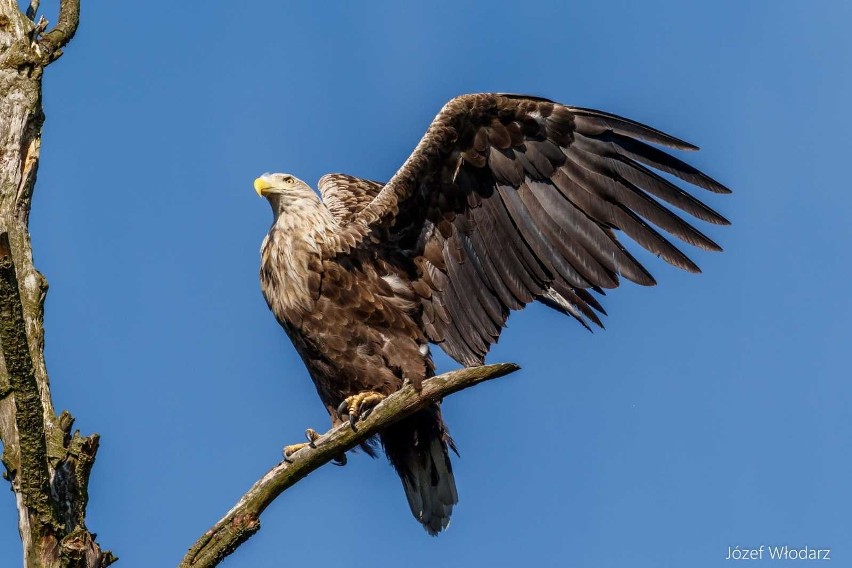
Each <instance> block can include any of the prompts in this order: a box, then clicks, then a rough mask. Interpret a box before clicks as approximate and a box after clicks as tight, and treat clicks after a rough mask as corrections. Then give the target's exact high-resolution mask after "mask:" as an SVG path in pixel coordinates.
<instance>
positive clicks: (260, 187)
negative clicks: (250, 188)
mask: <svg viewBox="0 0 852 568" xmlns="http://www.w3.org/2000/svg"><path fill="white" fill-rule="evenodd" d="M270 187H272V184H271V183H269V181H268V180H267V179H266V178H262V177H259V178H257V179H256V180H254V190H255V192H257V196H258V197H263V192H264V190H267V189H269V188H270Z"/></svg>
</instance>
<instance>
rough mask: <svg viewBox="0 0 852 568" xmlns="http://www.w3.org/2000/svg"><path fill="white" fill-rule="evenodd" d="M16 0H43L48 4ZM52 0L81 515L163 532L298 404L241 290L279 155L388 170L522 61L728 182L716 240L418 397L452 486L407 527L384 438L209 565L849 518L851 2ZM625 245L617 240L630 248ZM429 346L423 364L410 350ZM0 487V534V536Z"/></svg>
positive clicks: (508, 83) (1, 507)
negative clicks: (261, 188) (587, 317)
mask: <svg viewBox="0 0 852 568" xmlns="http://www.w3.org/2000/svg"><path fill="white" fill-rule="evenodd" d="M51 4H52V3H47V2H45V9H46V10H48V15H50V10H51V9H55V6H51ZM686 4H687V3H679V2H642V3H639V2H606V3H604V2H599V3H584V4H579V3H577V4H571V5H569V4H567V3H562V2H544V3H540V4H539V5H537V6H536V7H535V8H533V7H527V6H525V5H522V4H519V3H517V2H511V3H509V2H488V3H484V2H481V3H455V2H449V1H444V2H430V3H428V4H426V3H423V4H416V5H415V4H413V3H401V2H371V3H365V4H363V5H356V4H354V3H346V4H344V3H339V2H324V3H322V5H321V6H320V5H319V4H317V3H309V2H303V3H291V2H287V3H284V2H273V1H266V0H258V1H256V2H252V3H250V4H245V3H237V2H224V1H218V2H212V1H211V2H205V3H203V4H202V3H198V2H196V3H181V2H163V1H154V0H152V1H150V2H146V3H144V6H143V5H141V4H138V3H137V4H135V5H131V4H129V3H121V2H84V7H83V15H82V25H81V27H80V30H79V33H78V36H77V37H76V38H75V39H74V41H73V43H72V44H71V45H70V46H69V47H68V49H67V50H66V56H65V57H63V58H62V59H61V60H60V61H59V62H58V63H57V64H55V65H54V66H52V67H51V68H50V69H49V70H48V72H47V75H46V78H45V98H44V102H45V110H46V114H47V122H46V124H45V129H44V142H43V147H42V159H43V161H42V165H41V169H40V172H39V179H38V186H37V190H36V195H35V201H34V205H33V212H32V218H31V228H32V233H33V242H34V247H35V261H36V265H37V266H38V267H39V268H40V269H41V270H42V271H43V272H44V273H45V275H46V276H47V278H48V280H49V281H50V286H51V287H50V293H49V296H48V299H47V306H46V309H47V322H46V326H47V362H48V369H49V371H50V374H51V380H52V385H53V394H54V400H55V403H56V406H57V408H58V409H63V408H68V409H70V410H71V411H72V413H73V414H74V415H75V416H76V417H77V427H79V428H80V429H81V430H82V431H83V432H85V433H90V432H99V433H100V434H101V435H102V443H101V450H100V453H99V454H98V461H97V463H96V466H95V469H94V473H93V477H92V482H91V486H90V491H91V503H90V506H89V525H90V528H91V529H92V530H93V531H95V532H97V533H98V535H99V541H100V542H101V543H102V544H103V545H105V546H107V547H110V548H112V549H113V550H114V551H115V552H116V554H118V556H119V557H120V558H121V561H120V565H121V566H124V567H149V566H168V565H174V564H176V563H177V562H178V560H179V559H180V558H181V556H182V555H183V553H184V552H185V550H186V548H187V547H188V546H189V545H190V544H192V542H193V541H194V540H195V538H197V537H198V536H199V535H200V534H201V533H202V532H203V531H204V530H206V529H207V528H208V527H209V526H210V525H211V524H212V523H213V522H215V521H216V520H217V519H218V518H219V517H220V516H221V515H222V514H223V513H224V512H225V511H226V510H228V509H229V508H230V507H231V506H232V504H233V503H234V502H235V501H236V499H237V498H238V497H239V496H240V495H241V494H242V493H243V492H244V491H245V490H246V489H247V488H248V487H249V486H250V485H251V483H253V482H254V480H255V479H257V478H258V477H259V476H260V475H262V474H263V473H264V472H265V471H266V470H267V469H268V468H269V467H270V466H272V465H273V464H274V463H276V462H277V460H278V459H279V456H280V453H279V452H280V448H281V447H282V446H283V445H285V444H288V443H292V442H294V441H299V440H300V437H301V436H302V431H303V430H304V429H305V428H306V427H308V426H311V427H314V428H317V429H319V430H325V428H326V426H327V423H328V422H327V421H328V418H327V415H326V414H325V411H324V409H323V408H322V406H321V404H320V403H319V401H318V399H317V396H316V393H315V391H314V388H313V386H312V385H311V383H310V380H309V378H308V376H307V374H306V372H305V370H304V368H303V366H302V364H301V362H300V360H299V359H298V357H297V356H296V354H295V352H294V350H293V348H292V347H291V345H290V344H289V341H288V340H287V338H286V337H285V335H284V334H283V332H282V331H281V330H280V329H279V327H278V325H277V324H276V322H275V321H274V319H273V318H272V316H271V315H270V314H269V312H268V310H267V308H266V305H265V303H264V301H263V299H262V297H261V294H260V290H259V285H258V278H257V267H258V262H259V259H258V247H259V244H260V241H261V239H262V238H263V236H264V234H265V232H266V230H267V228H268V225H269V222H270V214H269V208H268V206H267V205H266V204H265V203H263V202H262V201H260V200H258V198H257V197H256V196H255V195H254V193H253V191H252V187H251V182H252V180H253V179H254V177H256V175H257V174H259V173H262V172H265V171H287V172H291V173H294V174H296V175H298V176H299V177H301V178H303V179H305V180H308V181H309V182H310V183H314V182H315V181H316V180H317V179H318V178H319V177H320V176H321V175H322V174H324V173H326V172H333V171H340V172H347V173H351V174H354V175H359V176H363V177H368V178H374V179H387V178H388V177H389V176H390V175H392V174H393V172H394V171H395V170H396V168H397V167H398V166H399V165H400V164H401V163H402V161H403V160H404V159H405V157H406V156H407V155H408V153H409V152H410V151H411V149H412V148H413V147H414V145H415V144H416V143H417V141H418V140H419V137H420V136H421V135H422V133H423V132H424V130H425V128H426V127H427V125H428V123H429V121H430V120H431V119H432V117H433V116H434V114H435V113H436V112H437V110H438V109H439V108H440V107H441V105H442V104H443V103H444V102H445V101H446V100H447V99H449V98H450V97H452V96H454V95H457V94H461V93H466V92H477V91H492V90H493V91H508V92H521V93H530V94H536V95H541V96H546V97H549V98H553V99H556V100H559V101H562V102H565V103H568V104H574V105H579V106H588V107H593V108H600V109H603V110H608V111H610V112H615V113H618V114H622V115H624V116H628V117H631V118H634V119H636V120H639V121H642V122H645V123H648V124H651V125H653V126H655V127H658V128H660V129H662V130H665V131H667V132H670V133H672V134H674V135H676V136H679V137H682V138H684V139H686V140H689V141H691V142H693V143H695V144H698V145H700V146H701V147H702V151H701V152H699V153H697V154H691V155H688V156H687V158H688V160H689V161H691V162H692V163H693V164H695V165H696V166H698V167H700V168H702V169H703V170H705V171H706V172H708V173H709V174H711V175H713V176H714V177H716V178H717V179H719V180H720V181H722V182H723V183H725V184H727V185H729V186H730V187H731V188H733V189H734V194H733V195H732V196H727V197H725V196H713V195H710V194H705V197H706V198H707V201H708V202H709V203H710V204H711V205H712V206H713V207H715V208H717V209H718V210H720V211H721V212H722V213H723V214H725V215H726V216H728V217H729V218H730V219H731V220H732V221H733V226H731V227H727V228H725V227H702V229H706V231H707V233H708V234H709V235H710V236H711V237H712V238H714V239H715V240H717V241H718V242H720V243H721V244H722V245H723V246H724V247H725V249H726V250H725V252H724V253H722V254H709V253H702V252H699V251H690V252H692V253H693V254H692V255H691V256H692V257H693V258H694V259H695V260H696V261H697V262H698V263H699V265H700V266H701V267H702V269H703V270H704V273H703V274H702V275H699V276H695V275H689V274H684V273H680V272H678V271H676V270H675V269H672V268H670V267H668V266H667V265H665V264H664V263H662V262H661V261H657V260H656V259H654V258H652V257H651V256H650V255H648V254H643V255H642V256H641V259H643V260H645V261H647V265H648V266H649V267H650V268H651V270H652V272H653V273H654V275H655V276H656V277H657V279H658V281H659V286H657V287H656V288H653V289H647V288H641V287H638V286H632V285H627V286H625V287H624V288H623V289H620V290H616V291H613V292H612V293H611V294H609V295H608V297H607V298H606V300H605V306H606V308H607V310H608V311H609V313H610V316H609V317H608V318H607V320H606V325H607V329H606V331H603V332H597V333H594V334H589V333H587V332H586V331H584V330H583V329H582V328H580V327H579V326H578V325H576V324H575V323H573V322H572V321H571V320H569V319H567V318H564V317H561V316H560V315H559V314H557V313H555V312H551V311H548V310H546V309H545V308H542V307H539V306H533V307H531V308H529V309H527V310H526V311H524V312H523V313H520V314H515V315H514V316H513V317H512V318H511V320H510V322H509V328H508V329H507V330H506V331H505V332H504V334H503V336H502V339H501V341H500V343H499V345H498V346H497V347H496V348H495V349H494V350H493V351H492V353H491V355H490V357H489V361H492V362H497V361H516V362H518V363H520V364H521V365H522V366H523V370H522V371H521V372H519V373H516V374H515V375H513V376H511V377H509V378H505V379H501V380H499V381H496V382H493V383H490V384H487V385H483V386H480V387H476V388H474V389H471V390H468V391H465V392H463V393H460V394H458V395H455V396H453V397H451V398H450V399H448V400H447V401H446V403H445V407H444V408H445V411H444V413H445V418H446V419H447V422H448V424H449V426H450V429H451V431H452V433H453V436H454V437H455V439H456V441H457V443H458V445H459V448H460V451H461V458H460V459H456V460H455V471H456V477H457V482H458V486H459V493H460V503H459V505H458V506H457V508H456V511H455V513H454V516H453V522H452V525H451V527H450V529H449V531H448V532H446V533H445V534H442V535H441V536H440V537H438V538H430V537H428V536H427V535H426V534H425V532H424V531H423V530H422V529H421V528H420V526H419V525H418V524H417V523H416V522H415V521H414V520H413V519H411V517H410V513H409V511H408V508H407V505H406V502H405V499H404V497H403V493H402V489H401V487H400V484H399V481H398V479H397V478H396V475H395V473H394V472H393V471H392V469H391V468H390V467H389V466H388V465H387V463H385V461H384V460H383V459H379V460H371V459H369V458H367V457H366V456H364V455H354V456H352V458H351V459H350V460H349V465H347V466H346V467H345V468H335V467H332V466H327V467H324V468H322V469H321V470H319V471H317V472H316V473H314V474H313V475H311V476H310V477H309V478H307V479H305V480H304V481H302V482H301V483H299V484H298V485H297V486H296V487H294V488H293V489H291V490H290V491H288V492H287V493H286V494H285V495H284V496H283V497H282V498H281V499H279V501H277V502H276V503H275V504H274V505H273V506H271V507H270V509H269V510H268V511H267V512H266V513H265V515H264V516H263V518H262V524H263V528H262V530H261V532H260V533H259V534H258V535H257V536H255V537H254V538H252V539H251V540H250V541H249V542H248V543H247V544H245V545H244V546H243V547H241V548H240V549H239V551H238V552H237V553H236V554H235V555H234V556H233V557H232V558H231V559H230V560H228V561H226V564H225V565H226V566H255V567H261V568H262V567H277V566H281V565H284V564H285V563H286V564H287V565H309V566H326V565H332V564H339V563H341V562H344V563H346V564H347V565H351V566H367V565H369V566H372V567H377V568H378V567H385V566H387V567H390V566H398V565H399V564H400V563H405V565H406V566H408V567H410V568H415V567H420V566H435V565H436V564H440V565H444V566H485V565H488V566H494V567H502V566H515V565H517V564H518V563H523V564H524V565H529V566H596V567H599V568H609V567H623V566H631V567H634V568H636V567H646V566H648V567H651V566H653V567H659V566H685V565H689V566H692V567H694V568H709V567H717V566H723V565H725V563H726V562H725V560H724V558H725V555H726V554H727V548H728V546H737V545H738V546H745V547H757V546H759V545H761V544H766V545H785V544H786V545H790V546H796V547H802V546H805V545H808V546H811V547H818V548H825V547H831V548H832V549H833V550H832V553H833V555H832V556H833V558H834V559H835V560H837V561H839V562H840V564H843V565H845V564H848V563H849V562H850V556H852V551H851V550H850V549H849V545H848V542H849V534H850V533H852V519H850V516H849V511H850V510H851V509H852V490H850V488H849V482H848V480H849V479H852V457H850V456H852V452H850V451H849V450H850V446H849V444H850V442H849V440H850V434H852V420H850V413H849V408H850V404H851V403H852V381H850V379H849V365H848V355H849V346H850V339H852V337H850V333H849V324H850V321H852V303H850V300H849V294H848V288H849V280H850V276H852V272H850V268H849V264H848V262H847V260H848V258H849V253H848V243H849V242H850V240H852V229H850V222H849V218H850V214H852V197H851V196H850V195H852V193H850V191H849V176H848V175H846V172H845V168H846V167H847V165H848V163H849V160H850V154H849V150H850V143H852V139H850V134H849V133H850V132H852V112H850V110H849V109H850V106H849V101H850V100H852V74H850V69H852V38H850V36H849V34H848V22H849V21H852V6H850V5H848V4H844V3H840V2H818V1H812V2H786V1H778V2H772V3H768V2H740V1H736V2H735V1H720V2H713V3H709V2H708V3H700V4H699V3H690V4H691V5H688V6H687V5H686ZM637 254H638V253H637ZM439 363H440V365H441V367H442V368H443V369H445V370H447V369H449V368H452V366H453V365H452V363H451V362H450V361H449V360H448V359H447V358H446V357H439ZM19 555H20V552H19V541H18V538H17V531H16V525H15V514H14V501H13V499H12V495H11V493H7V494H6V497H4V498H2V499H0V564H2V565H4V566H5V565H10V566H11V565H15V564H16V563H17V562H18V561H19V558H20V556H19Z"/></svg>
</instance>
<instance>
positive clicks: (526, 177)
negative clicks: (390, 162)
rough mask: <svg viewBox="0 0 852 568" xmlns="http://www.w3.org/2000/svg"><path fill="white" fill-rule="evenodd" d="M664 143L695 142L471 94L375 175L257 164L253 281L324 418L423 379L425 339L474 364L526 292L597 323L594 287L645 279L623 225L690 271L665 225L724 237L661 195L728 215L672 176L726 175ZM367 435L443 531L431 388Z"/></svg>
mask: <svg viewBox="0 0 852 568" xmlns="http://www.w3.org/2000/svg"><path fill="white" fill-rule="evenodd" d="M660 147H666V148H673V149H677V150H697V149H698V148H697V147H696V146H693V145H692V144H689V143H687V142H684V141H683V140H679V139H678V138H675V137H673V136H670V135H668V134H665V133H663V132H661V131H659V130H656V129H654V128H651V127H649V126H645V125H643V124H640V123H638V122H635V121H633V120H629V119H626V118H622V117H620V116H616V115H613V114H609V113H606V112H602V111H598V110H592V109H588V108H580V107H572V106H566V105H563V104H559V103H556V102H554V101H551V100H548V99H544V98H540V97H533V96H524V95H511V94H496V93H484V94H470V95H463V96H460V97H457V98H454V99H452V100H451V101H449V102H448V103H447V104H446V105H444V107H443V108H442V109H441V111H440V112H439V113H438V115H437V116H436V117H435V119H434V120H433V121H432V123H431V124H430V126H429V128H428V130H427V131H426V134H425V135H424V136H423V138H422V139H421V140H420V143H419V144H418V145H417V147H416V148H415V149H414V152H413V153H412V154H411V155H410V156H409V158H408V159H407V160H406V161H405V163H404V164H403V165H402V167H401V168H400V169H399V170H398V171H397V172H396V174H395V175H394V176H393V177H392V178H391V179H390V181H388V182H386V183H381V182H377V181H372V180H368V179H362V178H357V177H353V176H350V175H345V174H328V175H325V176H323V177H322V178H320V180H319V183H318V189H319V196H318V195H317V194H316V193H315V192H314V190H313V189H312V188H311V187H309V186H308V184H306V183H305V182H304V181H302V180H300V179H298V178H296V177H294V176H293V175H290V174H283V173H276V174H264V175H262V176H260V177H259V178H257V179H256V180H255V182H254V188H255V191H256V192H257V193H258V194H259V195H260V196H262V197H265V198H266V199H267V200H268V202H269V204H270V205H271V206H272V214H273V223H272V227H271V229H270V230H269V233H268V235H267V236H266V238H265V239H264V240H263V244H262V245H261V266H260V282H261V289H262V291H263V296H264V298H265V299H266V302H267V303H268V305H269V308H270V310H271V311H272V313H273V314H274V315H275V318H276V319H277V320H278V322H279V323H280V324H281V326H282V327H283V328H284V330H285V332H286V333H287V335H288V336H289V337H290V339H291V341H292V342H293V345H294V346H295V348H296V351H297V352H298V353H299V355H300V356H301V358H302V360H303V361H304V363H305V366H306V367H307V369H308V372H309V374H310V376H311V378H312V379H313V382H314V385H315V387H316V390H317V392H318V394H319V397H320V399H321V400H322V403H323V404H324V405H325V407H326V409H327V410H328V413H329V415H330V416H331V421H332V425H333V426H337V425H339V424H342V423H346V422H347V421H348V422H350V423H351V424H352V425H353V426H354V425H355V423H356V422H357V420H359V419H362V418H363V417H364V416H365V415H366V414H367V413H369V411H370V410H371V409H372V408H374V407H375V405H377V404H378V403H379V402H380V401H381V400H382V399H383V398H385V397H387V396H388V395H390V394H392V393H393V392H395V391H397V390H398V389H400V388H401V387H402V386H403V385H404V384H406V383H410V384H411V385H413V386H414V388H419V387H420V385H421V384H422V382H423V381H424V380H426V379H428V378H429V377H431V376H433V375H434V373H435V366H434V364H433V362H432V357H431V354H430V345H433V344H434V345H438V346H440V347H441V348H442V349H443V350H444V351H445V352H446V353H447V354H448V355H449V356H450V357H452V358H453V359H455V360H456V361H457V362H458V363H460V364H462V365H465V366H475V365H481V364H482V363H483V362H484V358H485V355H486V353H488V350H489V348H490V346H491V345H492V344H494V343H496V342H497V340H498V338H499V337H500V331H501V330H502V328H503V327H504V326H505V324H506V320H507V318H508V317H509V314H510V312H512V311H513V310H520V309H522V308H523V307H524V306H526V305H527V304H529V303H530V302H535V301H538V302H541V303H543V304H545V305H547V306H549V307H551V308H553V309H555V310H558V311H559V312H562V313H564V314H566V315H568V316H570V317H572V318H574V319H575V320H577V321H578V322H579V323H580V324H582V325H583V326H585V327H586V328H589V329H591V326H592V325H596V326H600V327H603V326H602V324H601V320H600V315H599V314H603V315H605V314H606V312H605V311H604V308H603V307H602V305H601V304H600V302H599V300H598V296H600V295H602V294H603V293H604V291H605V290H607V289H611V288H615V287H617V286H618V285H619V282H620V280H621V279H622V278H624V279H627V280H630V281H632V282H635V283H637V284H640V285H643V286H651V285H654V284H655V280H654V278H653V277H652V276H651V274H650V272H648V270H647V269H646V268H645V267H644V266H643V265H642V264H641V263H640V262H639V261H638V260H637V259H636V258H635V257H634V256H633V255H632V254H631V253H630V252H629V251H628V250H627V248H625V246H624V244H623V238H624V237H629V238H630V239H632V240H633V241H635V242H636V243H638V244H639V245H640V246H642V247H643V248H645V249H647V250H648V251H650V252H652V253H653V254H655V255H656V256H658V257H661V258H662V259H663V260H665V261H667V262H669V263H671V264H673V265H674V266H677V267H678V268H682V269H684V270H687V271H689V272H700V270H699V268H698V266H696V264H695V263H693V261H691V260H690V259H689V258H688V257H687V256H686V255H685V254H684V253H683V252H681V251H680V250H679V249H678V248H677V247H676V246H675V245H674V244H672V242H671V241H670V240H669V239H668V238H666V236H664V234H663V233H668V234H670V235H672V236H674V237H676V238H677V239H679V240H681V241H684V242H686V243H688V244H690V245H693V246H695V247H698V248H700V249H704V250H710V251H719V250H721V248H720V247H719V245H717V244H716V243H715V242H713V241H712V240H711V239H710V238H709V237H707V236H706V235H705V234H703V233H702V232H701V231H699V230H698V229H697V228H695V227H694V226H693V225H691V224H690V223H689V222H687V221H685V220H684V219H683V218H681V217H680V216H679V215H678V214H676V213H675V212H674V211H673V209H677V210H680V211H682V212H684V213H687V214H689V215H691V216H692V217H695V218H697V219H700V220H701V221H705V222H708V223H712V224H717V225H726V224H728V221H727V220H726V219H725V218H724V217H723V216H722V215H720V214H719V213H717V212H716V211H714V210H713V209H711V208H710V207H708V206H707V205H705V204H704V203H702V202H701V201H700V200H698V199H697V198H696V197H693V195H691V194H690V193H688V192H686V191H684V189H682V188H681V187H679V186H678V185H677V184H676V183H673V181H672V180H674V179H675V178H677V179H680V180H683V181H684V182H687V183H689V184H691V185H693V186H696V187H698V188H701V189H704V190H709V191H710V192H714V193H730V190H729V189H728V188H726V187H725V186H723V185H722V184H720V183H719V182H717V181H715V180H713V179H711V178H710V177H708V176H707V175H705V174H703V173H702V172H700V171H699V170H697V169H696V168H694V167H692V166H690V165H688V164H686V163H685V162H683V161H681V160H680V159H678V158H676V157H674V156H672V155H670V154H668V153H667V152H665V151H663V150H661V149H660ZM661 174H668V175H669V177H664V176H663V175H661ZM663 202H665V203H667V204H668V205H669V206H671V207H667V206H666V205H664V204H663ZM307 435H308V437H309V438H311V439H313V438H315V437H316V436H317V434H316V433H315V432H314V431H313V430H310V429H309V430H308V431H307ZM379 438H380V442H381V445H382V447H383V449H384V452H385V454H386V456H387V458H388V460H389V461H390V463H391V464H392V465H393V466H394V468H395V469H396V471H397V473H398V474H399V477H400V478H401V480H402V485H403V488H404V490H405V495H406V497H407V499H408V504H409V506H410V508H411V512H412V513H413V515H414V517H415V518H416V519H417V520H418V521H419V522H420V523H422V525H423V527H424V528H425V529H426V531H427V532H428V533H429V534H431V535H436V534H438V533H439V532H440V531H442V530H443V529H445V528H446V527H447V525H448V523H449V521H450V515H451V513H452V511H453V506H454V505H455V504H456V503H457V502H458V492H457V489H456V484H455V480H454V478H453V470H452V465H451V463H450V455H449V450H453V451H455V444H454V443H453V440H452V438H451V437H450V435H449V433H448V430H447V427H446V425H445V424H444V422H443V420H442V418H441V410H440V407H439V404H434V405H432V406H430V407H428V408H426V409H425V410H421V411H419V412H417V413H415V414H413V415H411V416H410V417H408V418H405V419H403V420H401V421H399V422H397V423H396V424H394V425H393V426H391V427H389V428H387V429H386V430H384V431H383V432H381V433H380V435H379ZM302 446H304V444H295V445H292V446H288V447H287V448H285V452H284V453H285V456H289V455H292V453H293V452H294V451H296V450H298V449H299V448H300V447H302ZM363 447H364V449H365V450H366V451H368V452H369V453H370V455H374V452H373V450H372V448H371V446H370V445H369V444H365V445H363ZM456 453H457V452H456Z"/></svg>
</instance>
